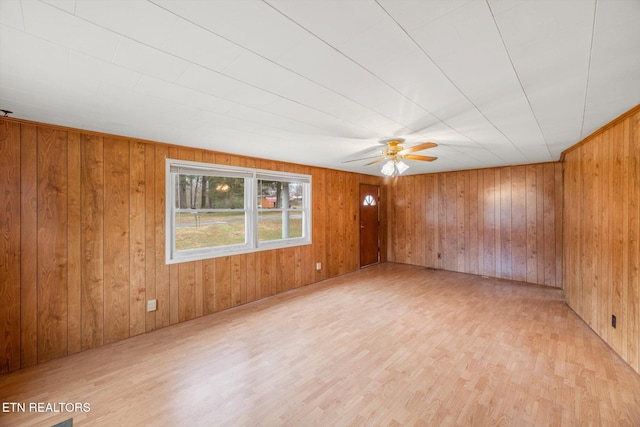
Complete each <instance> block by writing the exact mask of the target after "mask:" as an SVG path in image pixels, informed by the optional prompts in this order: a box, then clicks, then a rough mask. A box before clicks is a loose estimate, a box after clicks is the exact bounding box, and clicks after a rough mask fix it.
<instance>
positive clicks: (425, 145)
mask: <svg viewBox="0 0 640 427" xmlns="http://www.w3.org/2000/svg"><path fill="white" fill-rule="evenodd" d="M437 146H438V144H436V143H435V142H423V143H422V144H418V145H414V146H413V147H409V148H405V149H404V150H402V151H401V152H400V153H398V154H407V153H415V152H416V151H421V150H426V149H427V148H433V147H437Z"/></svg>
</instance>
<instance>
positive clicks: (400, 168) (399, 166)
mask: <svg viewBox="0 0 640 427" xmlns="http://www.w3.org/2000/svg"><path fill="white" fill-rule="evenodd" d="M407 169H409V165H408V164H406V163H405V162H403V161H402V160H398V161H397V162H396V170H397V171H398V175H401V174H402V173H404V171H406V170H407Z"/></svg>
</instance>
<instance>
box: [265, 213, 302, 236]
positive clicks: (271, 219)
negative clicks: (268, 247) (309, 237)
mask: <svg viewBox="0 0 640 427" xmlns="http://www.w3.org/2000/svg"><path fill="white" fill-rule="evenodd" d="M296 237H302V212H290V211H271V212H269V211H263V212H260V213H259V214H258V240H259V241H260V242H266V241H269V240H280V239H292V238H296Z"/></svg>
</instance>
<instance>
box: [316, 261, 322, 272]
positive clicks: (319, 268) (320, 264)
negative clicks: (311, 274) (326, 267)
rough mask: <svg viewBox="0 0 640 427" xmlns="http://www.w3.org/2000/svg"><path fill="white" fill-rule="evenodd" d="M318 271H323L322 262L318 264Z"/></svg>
mask: <svg viewBox="0 0 640 427" xmlns="http://www.w3.org/2000/svg"><path fill="white" fill-rule="evenodd" d="M316 270H318V271H320V270H322V263H321V262H316Z"/></svg>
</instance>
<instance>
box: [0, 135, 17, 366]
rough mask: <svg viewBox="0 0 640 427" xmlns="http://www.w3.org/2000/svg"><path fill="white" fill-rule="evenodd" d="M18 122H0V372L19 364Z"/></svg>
mask: <svg viewBox="0 0 640 427" xmlns="http://www.w3.org/2000/svg"><path fill="white" fill-rule="evenodd" d="M20 164H21V161H20V125H18V124H17V123H3V124H0V186H1V188H2V191H0V194H1V195H2V206H0V355H2V356H1V357H2V359H0V362H1V363H0V374H2V373H4V372H10V371H15V370H16V369H18V368H19V367H20V341H21V336H20V282H21V281H20V238H21V232H20V205H21V198H20V187H21V182H20Z"/></svg>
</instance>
